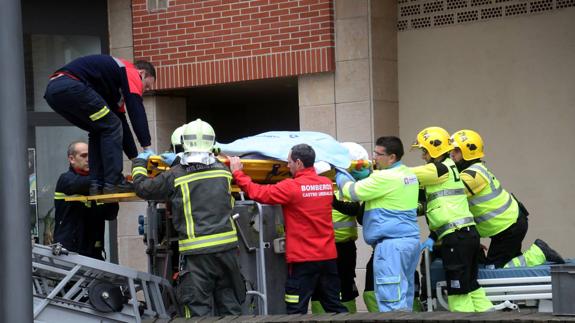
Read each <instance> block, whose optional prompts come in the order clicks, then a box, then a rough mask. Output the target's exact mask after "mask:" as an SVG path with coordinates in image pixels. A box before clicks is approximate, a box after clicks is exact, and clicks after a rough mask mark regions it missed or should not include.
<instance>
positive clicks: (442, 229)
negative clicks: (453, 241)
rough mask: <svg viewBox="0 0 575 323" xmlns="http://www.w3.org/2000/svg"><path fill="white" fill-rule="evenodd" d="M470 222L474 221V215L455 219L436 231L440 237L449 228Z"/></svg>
mask: <svg viewBox="0 0 575 323" xmlns="http://www.w3.org/2000/svg"><path fill="white" fill-rule="evenodd" d="M469 223H473V218H472V217H467V218H461V219H459V220H455V221H453V222H451V223H447V224H445V225H442V226H441V227H440V228H439V229H437V230H435V233H436V234H437V236H438V237H441V235H442V234H443V233H445V232H446V231H447V230H450V229H454V228H457V227H459V226H462V225H464V224H469Z"/></svg>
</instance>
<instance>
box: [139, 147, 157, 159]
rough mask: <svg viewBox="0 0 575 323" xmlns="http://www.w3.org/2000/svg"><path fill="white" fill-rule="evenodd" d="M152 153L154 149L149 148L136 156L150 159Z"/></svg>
mask: <svg viewBox="0 0 575 323" xmlns="http://www.w3.org/2000/svg"><path fill="white" fill-rule="evenodd" d="M152 155H153V151H152V150H151V149H148V150H144V151H143V152H141V153H140V154H139V155H138V156H137V157H136V158H138V159H144V160H148V158H150V156H152Z"/></svg>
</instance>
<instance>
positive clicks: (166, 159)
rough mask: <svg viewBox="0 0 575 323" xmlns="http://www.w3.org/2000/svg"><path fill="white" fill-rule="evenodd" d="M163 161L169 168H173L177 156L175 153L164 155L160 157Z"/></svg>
mask: <svg viewBox="0 0 575 323" xmlns="http://www.w3.org/2000/svg"><path fill="white" fill-rule="evenodd" d="M160 157H161V158H162V161H163V162H164V163H166V164H167V165H168V166H172V164H173V163H174V160H176V157H177V155H176V154H174V153H163V154H161V155H160Z"/></svg>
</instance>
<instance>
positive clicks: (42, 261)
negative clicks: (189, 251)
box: [32, 245, 177, 323]
mask: <svg viewBox="0 0 575 323" xmlns="http://www.w3.org/2000/svg"><path fill="white" fill-rule="evenodd" d="M54 251H55V250H53V248H52V247H48V246H42V245H35V246H34V248H33V250H32V279H33V295H34V322H61V323H67V322H70V323H72V322H73V323H76V322H82V323H84V322H141V321H142V320H143V319H152V318H164V319H168V318H170V317H172V316H173V315H172V314H173V313H174V312H175V310H176V309H177V308H176V307H175V305H174V304H175V298H174V295H173V291H172V287H171V286H170V284H169V283H168V281H166V280H165V279H161V278H160V277H155V276H153V275H150V274H148V273H143V272H139V271H136V270H133V269H130V268H127V267H122V266H118V265H115V264H111V263H107V262H104V261H100V260H95V259H92V258H88V257H84V256H80V255H78V254H75V253H69V254H60V255H55V254H54V253H56V254H57V253H58V252H57V250H56V252H54ZM64 253H65V252H64Z"/></svg>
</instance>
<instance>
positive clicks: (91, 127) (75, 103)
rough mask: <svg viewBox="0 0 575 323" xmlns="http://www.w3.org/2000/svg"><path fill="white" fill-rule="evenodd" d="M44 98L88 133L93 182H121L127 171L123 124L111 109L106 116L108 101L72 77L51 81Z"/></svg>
mask: <svg viewBox="0 0 575 323" xmlns="http://www.w3.org/2000/svg"><path fill="white" fill-rule="evenodd" d="M44 98H45V99H46V101H47V102H48V104H49V105H50V107H51V108H52V109H53V110H54V111H55V112H57V113H58V114H60V115H61V116H63V117H64V118H65V119H66V120H68V121H70V122H71V123H72V124H73V125H75V126H77V127H79V128H81V129H83V130H85V131H87V132H88V138H89V142H88V149H89V154H90V156H89V158H88V162H89V166H90V180H91V181H92V183H96V182H97V183H99V184H102V185H103V184H109V185H116V184H117V183H119V182H120V181H121V180H122V168H123V165H122V139H123V136H122V133H123V129H122V122H121V121H120V119H119V118H118V117H117V116H116V114H115V113H114V112H112V111H111V110H109V111H108V112H107V113H105V107H108V104H107V103H106V101H104V99H103V98H102V97H101V96H100V95H99V94H98V93H97V92H96V91H94V90H93V89H92V88H90V87H89V86H87V85H86V84H84V83H83V82H81V81H78V80H74V79H72V78H70V77H68V76H61V77H58V78H57V79H54V80H52V81H50V83H48V86H47V88H46V93H45V94H44ZM108 108H109V107H108ZM104 113H105V114H104Z"/></svg>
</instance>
